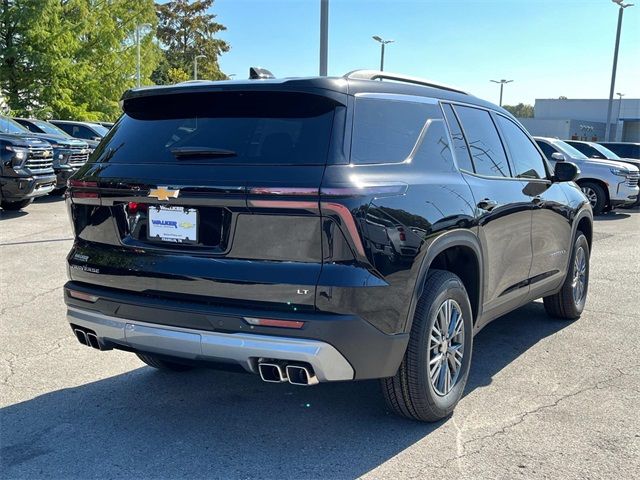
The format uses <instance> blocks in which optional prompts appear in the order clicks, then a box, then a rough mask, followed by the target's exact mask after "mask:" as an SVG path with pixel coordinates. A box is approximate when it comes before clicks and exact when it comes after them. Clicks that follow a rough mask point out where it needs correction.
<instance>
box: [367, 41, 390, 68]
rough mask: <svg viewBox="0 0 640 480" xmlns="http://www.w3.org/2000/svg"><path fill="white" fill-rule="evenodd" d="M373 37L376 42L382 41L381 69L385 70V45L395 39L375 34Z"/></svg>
mask: <svg viewBox="0 0 640 480" xmlns="http://www.w3.org/2000/svg"><path fill="white" fill-rule="evenodd" d="M371 38H373V39H374V40H375V41H376V42H380V71H381V72H384V46H385V45H386V44H387V43H393V42H394V41H393V40H383V39H382V38H381V37H379V36H378V35H374V36H373V37H371Z"/></svg>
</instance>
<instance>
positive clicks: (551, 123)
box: [519, 98, 640, 142]
mask: <svg viewBox="0 0 640 480" xmlns="http://www.w3.org/2000/svg"><path fill="white" fill-rule="evenodd" d="M607 105H608V100H607V99H602V100H601V99H551V98H550V99H536V103H535V106H534V118H520V119H519V120H520V121H521V122H522V124H523V125H524V126H525V127H526V128H527V129H528V130H529V132H530V133H531V134H532V135H540V136H545V137H558V138H561V139H574V140H591V141H604V133H605V129H606V123H607ZM611 138H612V140H616V141H622V142H640V99H639V98H623V99H622V101H620V100H619V99H615V100H614V101H613V108H612V110H611Z"/></svg>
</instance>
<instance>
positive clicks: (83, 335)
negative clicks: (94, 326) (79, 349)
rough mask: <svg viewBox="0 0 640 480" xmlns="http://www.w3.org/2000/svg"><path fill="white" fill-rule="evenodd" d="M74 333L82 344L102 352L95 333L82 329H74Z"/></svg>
mask: <svg viewBox="0 0 640 480" xmlns="http://www.w3.org/2000/svg"><path fill="white" fill-rule="evenodd" d="M73 333H74V334H75V336H76V338H77V339H78V341H79V342H80V343H81V344H83V345H86V346H87V347H91V348H95V349H96V350H102V346H101V345H100V341H99V340H98V336H97V335H96V334H95V333H94V332H92V331H90V330H83V329H81V328H74V329H73Z"/></svg>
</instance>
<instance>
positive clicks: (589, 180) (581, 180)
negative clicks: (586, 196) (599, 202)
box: [576, 177, 611, 207]
mask: <svg viewBox="0 0 640 480" xmlns="http://www.w3.org/2000/svg"><path fill="white" fill-rule="evenodd" d="M576 183H577V184H578V186H579V187H580V188H582V184H584V183H596V184H598V185H599V186H600V187H602V189H603V190H604V195H605V197H606V202H605V204H604V206H605V207H608V206H610V205H611V198H610V197H609V186H608V185H607V184H606V183H605V182H604V181H603V180H600V179H598V178H592V177H584V178H579V179H577V180H576Z"/></svg>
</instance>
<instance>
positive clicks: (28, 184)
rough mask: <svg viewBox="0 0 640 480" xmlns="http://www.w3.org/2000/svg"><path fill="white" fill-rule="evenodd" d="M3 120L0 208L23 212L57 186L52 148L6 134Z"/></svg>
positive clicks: (2, 119)
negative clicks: (36, 199)
mask: <svg viewBox="0 0 640 480" xmlns="http://www.w3.org/2000/svg"><path fill="white" fill-rule="evenodd" d="M5 118H6V117H0V206H1V207H2V208H3V209H4V210H20V209H21V208H24V207H26V206H27V205H29V204H30V203H31V202H32V201H33V199H34V198H37V197H41V196H43V195H47V194H48V193H50V192H51V191H52V190H53V189H54V188H55V184H56V176H55V173H54V171H53V149H52V148H51V145H50V144H49V143H48V142H46V141H44V140H41V139H39V138H36V137H34V136H31V135H13V134H10V133H4V131H5V128H4V127H6V125H5Z"/></svg>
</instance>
